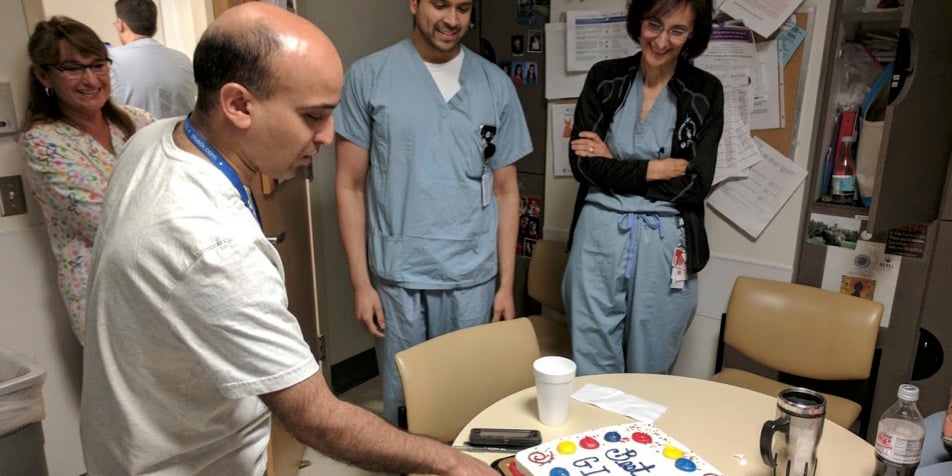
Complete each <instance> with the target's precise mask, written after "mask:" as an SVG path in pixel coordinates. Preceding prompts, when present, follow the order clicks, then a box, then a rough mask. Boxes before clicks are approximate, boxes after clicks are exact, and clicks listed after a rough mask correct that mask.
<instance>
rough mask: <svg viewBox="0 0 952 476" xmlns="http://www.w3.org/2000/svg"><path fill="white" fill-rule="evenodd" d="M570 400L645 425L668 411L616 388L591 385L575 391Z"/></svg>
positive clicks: (661, 406)
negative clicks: (572, 399)
mask: <svg viewBox="0 0 952 476" xmlns="http://www.w3.org/2000/svg"><path fill="white" fill-rule="evenodd" d="M572 398H574V399H576V400H578V401H580V402H585V403H590V404H592V405H595V406H596V407H599V408H602V409H604V410H608V411H610V412H615V413H618V414H620V415H625V416H627V417H629V418H634V419H635V420H638V421H643V422H645V423H654V421H655V420H657V419H658V417H660V416H661V415H662V414H664V412H665V411H666V410H667V409H668V407H666V406H664V405H661V404H658V403H654V402H649V401H648V400H644V399H641V398H638V397H636V396H634V395H631V394H628V393H625V392H622V391H621V390H618V389H617V388H611V387H603V386H601V385H595V384H592V383H588V384H585V386H584V387H582V388H580V389H578V390H576V391H575V393H573V394H572Z"/></svg>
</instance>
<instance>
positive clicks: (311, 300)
mask: <svg viewBox="0 0 952 476" xmlns="http://www.w3.org/2000/svg"><path fill="white" fill-rule="evenodd" d="M309 182H310V179H309V178H308V171H306V170H302V171H301V172H299V173H298V175H297V176H296V177H295V178H293V179H291V180H287V181H284V182H280V183H278V181H276V180H274V179H271V178H268V177H265V176H263V175H260V174H259V175H258V176H257V177H256V179H255V180H254V181H253V184H252V190H253V192H254V195H255V201H256V203H257V205H258V210H259V212H260V215H261V222H262V226H263V227H264V232H265V235H266V236H267V237H268V239H269V240H271V241H272V243H273V244H274V246H275V248H277V250H278V253H279V254H280V255H281V262H282V263H283V264H284V280H285V287H286V288H287V293H288V310H290V311H291V313H292V314H294V316H295V317H297V320H298V323H299V324H300V326H301V332H302V333H303V334H304V340H305V341H306V342H307V343H308V345H310V346H311V352H312V353H313V354H314V357H315V358H316V359H318V361H322V360H323V358H324V356H323V355H322V354H323V349H322V348H321V345H320V326H319V321H318V314H317V288H316V280H315V272H314V271H315V270H314V251H313V250H314V238H313V235H312V233H311V206H310V203H311V199H310V186H309ZM321 368H322V371H323V368H324V365H323V364H322V365H321ZM303 454H304V445H303V444H301V443H300V442H298V441H297V440H296V439H295V438H294V437H293V436H291V435H290V434H289V433H288V432H287V431H285V430H284V428H283V427H282V426H281V425H280V423H278V422H277V420H275V421H273V423H272V425H271V444H270V445H269V446H268V475H269V476H286V475H287V476H290V475H295V474H297V472H298V467H299V465H300V462H301V456H302V455H303Z"/></svg>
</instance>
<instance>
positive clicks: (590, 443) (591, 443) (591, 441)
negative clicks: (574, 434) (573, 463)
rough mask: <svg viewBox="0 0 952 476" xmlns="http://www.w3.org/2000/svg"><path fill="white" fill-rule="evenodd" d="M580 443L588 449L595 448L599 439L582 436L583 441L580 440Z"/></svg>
mask: <svg viewBox="0 0 952 476" xmlns="http://www.w3.org/2000/svg"><path fill="white" fill-rule="evenodd" d="M578 444H579V446H581V447H582V448H585V449H587V450H594V449H595V448H598V441H597V440H596V439H595V438H592V437H591V436H586V437H585V438H582V441H579V442H578Z"/></svg>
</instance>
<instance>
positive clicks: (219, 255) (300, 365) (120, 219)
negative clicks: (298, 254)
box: [80, 119, 318, 475]
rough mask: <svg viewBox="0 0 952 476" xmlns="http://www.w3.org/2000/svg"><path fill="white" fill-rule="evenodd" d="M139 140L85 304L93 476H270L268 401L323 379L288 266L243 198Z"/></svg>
mask: <svg viewBox="0 0 952 476" xmlns="http://www.w3.org/2000/svg"><path fill="white" fill-rule="evenodd" d="M176 121H177V120H176V119H167V120H163V121H159V122H156V123H155V124H153V125H151V126H149V127H146V128H144V129H142V130H140V131H139V132H138V133H137V134H136V135H135V136H133V138H132V139H131V140H130V141H129V142H128V143H127V146H126V148H125V150H124V151H123V153H122V155H121V156H120V157H119V159H118V164H117V166H116V168H115V169H114V171H113V175H112V178H111V180H110V182H109V188H108V190H107V194H106V197H107V198H106V200H105V204H104V206H103V211H102V222H101V225H100V228H99V233H98V235H97V236H96V240H95V242H96V245H95V248H94V251H93V264H92V268H91V272H90V277H89V287H88V289H89V291H88V294H87V299H88V301H87V307H88V312H87V319H88V322H87V343H86V348H85V350H84V362H83V365H84V369H83V370H84V375H83V378H84V381H83V393H82V408H81V410H80V429H81V434H82V440H83V452H84V455H85V458H86V466H87V470H88V472H89V474H90V475H114V474H137V475H142V474H189V475H198V474H208V475H222V474H263V473H264V471H265V467H266V463H267V457H266V452H267V444H268V439H269V433H270V413H269V411H268V408H267V407H266V406H265V405H264V403H263V402H262V401H261V399H260V398H258V395H261V394H264V393H268V392H273V391H276V390H281V389H284V388H287V387H289V386H291V385H294V384H296V383H298V382H301V381H303V380H305V379H307V378H308V377H310V376H311V375H313V374H314V373H315V372H317V370H318V365H317V362H316V361H315V360H314V358H313V356H312V355H311V353H310V350H309V348H308V346H307V344H306V343H305V342H304V340H303V338H302V336H301V330H300V327H299V326H298V323H297V320H296V319H295V318H294V316H293V315H291V313H290V312H288V310H287V294H286V291H285V286H284V268H283V267H282V265H281V260H280V257H279V255H278V252H277V250H275V249H274V247H273V246H271V244H270V243H268V241H267V238H266V237H265V236H264V234H263V233H262V231H261V228H260V227H259V225H258V222H257V221H256V220H255V219H254V217H253V216H252V214H251V213H250V212H249V210H248V209H247V208H246V207H245V204H244V202H242V200H241V198H240V197H239V195H238V191H237V190H236V189H235V188H234V186H233V185H232V184H231V182H229V181H228V179H227V178H225V176H224V174H222V173H221V172H220V171H219V170H218V169H217V168H215V166H214V165H212V164H211V162H209V161H208V160H206V159H205V158H204V157H197V156H195V155H192V154H189V153H186V152H184V151H182V150H181V149H179V148H178V147H177V146H176V145H175V144H174V142H173V141H172V130H173V128H174V126H175V124H176Z"/></svg>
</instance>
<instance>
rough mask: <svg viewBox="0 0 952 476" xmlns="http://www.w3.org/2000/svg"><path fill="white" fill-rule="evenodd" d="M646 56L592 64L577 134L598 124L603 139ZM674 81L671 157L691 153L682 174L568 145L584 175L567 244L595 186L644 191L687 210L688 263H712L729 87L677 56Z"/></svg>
mask: <svg viewBox="0 0 952 476" xmlns="http://www.w3.org/2000/svg"><path fill="white" fill-rule="evenodd" d="M640 64H641V53H638V54H637V55H635V56H629V57H627V58H619V59H612V60H606V61H602V62H599V63H597V64H595V65H594V66H592V69H591V70H590V71H589V72H588V76H587V77H586V79H585V86H584V87H583V88H582V94H581V96H579V99H578V103H577V104H576V106H575V123H574V125H573V127H572V140H575V139H578V138H579V132H582V131H593V132H595V133H597V134H598V136H599V137H601V138H602V139H604V138H605V136H606V134H607V133H608V130H609V127H610V126H611V121H612V119H613V117H614V115H615V112H616V111H617V110H618V108H620V107H621V105H622V103H623V102H624V100H625V97H626V96H627V95H628V91H629V90H630V89H631V85H632V83H633V82H634V79H635V73H636V72H637V71H638V67H639V66H640ZM668 88H669V89H670V90H671V92H672V93H673V94H674V97H675V98H676V101H677V119H676V122H675V128H674V137H672V138H671V148H670V150H671V155H670V156H671V157H674V158H682V159H685V160H687V161H688V162H689V163H688V170H687V173H685V175H684V176H682V177H678V178H674V179H670V180H653V181H651V182H648V181H647V180H646V178H645V176H646V173H647V171H648V161H647V160H617V159H613V158H610V157H587V158H579V157H578V156H577V155H575V152H573V151H572V150H571V148H570V149H569V164H570V165H571V166H572V175H573V176H575V179H576V180H578V181H579V184H580V185H579V189H578V195H577V196H576V198H575V210H574V212H573V215H572V227H571V229H570V231H569V246H571V243H572V236H573V235H574V234H575V225H576V224H577V223H578V217H579V214H580V213H581V211H582V206H583V205H584V204H585V197H586V196H587V195H588V191H589V188H590V187H598V188H600V189H602V190H605V191H607V192H609V193H621V194H629V195H640V196H643V197H645V198H647V199H649V200H664V201H668V202H671V203H672V204H673V205H674V207H675V208H676V209H677V210H678V212H679V213H681V216H682V217H683V218H684V234H685V235H684V238H685V248H686V251H687V258H688V262H687V271H688V272H689V273H697V272H698V271H700V270H701V269H702V268H704V265H706V264H707V261H708V258H709V257H710V249H709V248H708V244H707V232H706V231H705V230H704V199H705V198H707V195H708V194H709V193H710V192H711V183H712V182H713V180H714V169H715V165H716V163H717V144H718V142H720V140H721V132H722V131H723V129H724V90H723V88H722V87H721V82H720V81H719V80H718V79H717V78H715V77H714V76H713V75H711V74H710V73H708V72H706V71H703V70H700V69H698V68H695V67H694V66H693V65H691V64H690V63H688V62H687V61H685V60H684V59H683V58H680V59H679V60H678V64H677V66H676V67H675V71H674V75H673V76H672V77H671V79H670V80H669V81H668Z"/></svg>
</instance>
